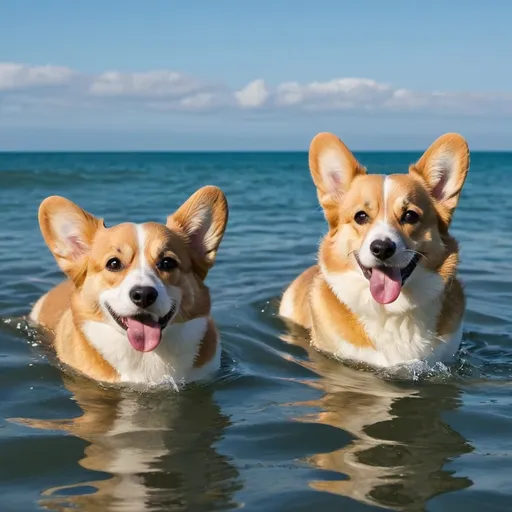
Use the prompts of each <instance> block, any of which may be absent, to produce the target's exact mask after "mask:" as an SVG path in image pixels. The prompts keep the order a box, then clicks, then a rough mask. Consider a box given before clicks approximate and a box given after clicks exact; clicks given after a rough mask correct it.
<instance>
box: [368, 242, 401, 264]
mask: <svg viewBox="0 0 512 512" xmlns="http://www.w3.org/2000/svg"><path fill="white" fill-rule="evenodd" d="M370 251H371V253H372V254H373V255H374V256H375V257H376V258H378V259H379V260H382V261H384V260H387V259H388V258H391V256H393V254H395V251H396V244H395V242H393V241H392V240H390V239H389V238H385V239H384V240H374V241H373V242H372V243H371V244H370Z"/></svg>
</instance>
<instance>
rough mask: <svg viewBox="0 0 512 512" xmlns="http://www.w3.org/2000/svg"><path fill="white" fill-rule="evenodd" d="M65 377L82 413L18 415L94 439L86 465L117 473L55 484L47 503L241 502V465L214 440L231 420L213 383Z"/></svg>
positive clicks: (175, 506) (199, 506)
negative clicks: (148, 387)
mask: <svg viewBox="0 0 512 512" xmlns="http://www.w3.org/2000/svg"><path fill="white" fill-rule="evenodd" d="M64 383H65V385H66V387H67V388H68V390H69V391H70V392H71V393H72V394H73V399H74V400H76V402H77V403H78V405H79V406H80V408H81V409H82V410H83V415H81V416H79V417H77V418H74V419H70V420H32V419H19V418H18V419H16V420H14V421H17V422H22V423H24V424H25V425H29V426H32V427H35V428H40V429H48V430H63V431H65V432H68V433H69V434H71V435H73V436H77V437H79V438H82V439H84V440H85V441H86V442H87V443H88V446H87V448H86V449H85V456H84V458H83V459H82V460H81V461H80V465H81V466H82V467H83V468H86V469H88V470H91V471H94V472H100V473H103V474H105V473H107V474H108V475H110V476H109V477H108V476H107V478H106V479H99V480H95V481H89V482H80V483H76V484H74V485H71V486H69V485H68V486H60V487H54V488H52V489H48V490H46V491H45V492H44V493H43V498H42V499H41V500H40V505H41V506H42V507H44V508H46V509H48V510H56V511H57V510H58V511H63V510H87V511H102V512H107V511H111V510H116V511H121V512H124V511H133V512H143V511H145V510H169V509H170V508H172V510H198V511H199V510H211V509H212V508H217V507H220V508H223V509H227V508H233V507H236V506H237V505H236V503H234V502H233V500H232V496H233V493H234V492H235V491H236V490H237V489H238V488H239V483H238V473H237V470H236V469H235V468H234V467H233V466H232V465H231V464H230V463H229V460H228V459H227V458H226V457H224V456H222V455H220V454H219V453H217V452H216V450H215V447H214V444H215V443H217V442H218V441H219V440H220V439H221V436H222V435H223V430H224V429H225V428H226V427H227V426H228V424H229V420H228V419H227V418H226V417H225V416H223V415H222V414H221V412H220V410H219V407H218V406H217V405H216V403H215V402H214V401H213V398H212V396H211V390H209V388H207V387H191V388H189V389H187V390H184V391H182V392H181V393H179V394H177V393H173V392H169V391H167V390H166V391H160V390H154V391H151V392H145V393H137V392H136V391H133V390H132V391H128V390H125V389H116V388H108V389H105V388H101V387H99V386H98V385H97V384H96V383H94V382H91V381H89V380H86V379H84V378H81V377H76V376H73V377H70V376H65V377H64ZM102 477H103V475H101V476H99V478H102Z"/></svg>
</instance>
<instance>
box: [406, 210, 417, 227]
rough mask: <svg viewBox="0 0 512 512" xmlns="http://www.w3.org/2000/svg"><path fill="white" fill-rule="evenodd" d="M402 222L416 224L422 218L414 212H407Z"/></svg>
mask: <svg viewBox="0 0 512 512" xmlns="http://www.w3.org/2000/svg"><path fill="white" fill-rule="evenodd" d="M401 220H402V223H403V224H416V223H417V222H418V221H419V220H420V216H419V215H418V214H417V213H416V212H414V211H412V210H407V211H406V212H405V213H404V214H403V215H402V219H401Z"/></svg>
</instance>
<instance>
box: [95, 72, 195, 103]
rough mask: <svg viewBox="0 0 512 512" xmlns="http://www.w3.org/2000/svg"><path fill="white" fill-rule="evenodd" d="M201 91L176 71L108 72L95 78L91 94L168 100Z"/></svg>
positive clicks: (191, 81)
mask: <svg viewBox="0 0 512 512" xmlns="http://www.w3.org/2000/svg"><path fill="white" fill-rule="evenodd" d="M200 89H201V84H200V83H199V82H198V81H197V80H194V79H193V78H191V77H188V76H186V75H184V74H182V73H178V72H176V71H149V72H146V73H120V72H118V71H108V72H106V73H102V74H101V75H99V76H98V77H95V78H94V79H93V80H92V82H91V85H90V88H89V90H90V92H91V94H93V95H97V96H139V97H150V98H168V97H177V96H182V95H183V94H189V93H191V92H194V91H198V90H200Z"/></svg>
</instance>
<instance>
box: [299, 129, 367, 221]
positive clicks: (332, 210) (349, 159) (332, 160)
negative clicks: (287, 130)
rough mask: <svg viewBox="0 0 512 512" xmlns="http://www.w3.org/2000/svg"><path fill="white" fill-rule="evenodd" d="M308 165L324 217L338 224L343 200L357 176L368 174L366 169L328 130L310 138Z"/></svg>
mask: <svg viewBox="0 0 512 512" xmlns="http://www.w3.org/2000/svg"><path fill="white" fill-rule="evenodd" d="M309 168H310V170H311V176H312V178H313V182H314V183H315V186H316V188H317V194H318V200H319V202H320V205H321V206H322V208H323V210H324V213H325V218H326V219H327V222H328V223H329V226H330V227H335V224H336V220H337V207H338V205H339V202H340V200H341V199H342V198H343V195H344V194H345V193H346V192H347V190H348V189H349V188H350V185H351V184H352V182H353V180H354V178H355V177H356V176H359V175H363V174H366V169H365V168H364V167H363V166H362V165H361V164H360V163H359V162H358V161H357V160H356V158H355V156H354V155H353V154H352V152H351V151H350V150H349V149H348V148H347V146H345V144H343V142H342V141H341V140H340V139H339V138H338V137H336V135H333V134H332V133H327V132H324V133H319V134H318V135H316V136H315V137H314V138H313V140H312V141H311V145H310V147H309Z"/></svg>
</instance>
